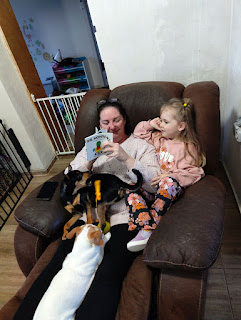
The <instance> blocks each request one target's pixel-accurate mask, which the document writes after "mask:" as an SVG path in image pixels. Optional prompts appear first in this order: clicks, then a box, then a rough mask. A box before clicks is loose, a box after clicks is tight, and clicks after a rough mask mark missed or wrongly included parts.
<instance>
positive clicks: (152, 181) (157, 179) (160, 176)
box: [151, 173, 167, 186]
mask: <svg viewBox="0 0 241 320" xmlns="http://www.w3.org/2000/svg"><path fill="white" fill-rule="evenodd" d="M165 177H167V175H166V174H163V173H159V175H158V176H157V177H155V178H153V179H152V180H151V185H152V186H156V185H158V183H159V182H160V181H161V179H163V178H165Z"/></svg>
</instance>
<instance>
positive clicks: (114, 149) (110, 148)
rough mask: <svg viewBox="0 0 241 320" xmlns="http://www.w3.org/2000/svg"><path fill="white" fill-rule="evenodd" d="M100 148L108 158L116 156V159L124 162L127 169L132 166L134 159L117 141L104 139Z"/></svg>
mask: <svg viewBox="0 0 241 320" xmlns="http://www.w3.org/2000/svg"><path fill="white" fill-rule="evenodd" d="M102 150H103V151H104V154H105V155H106V156H107V157H108V158H116V159H117V160H119V161H121V162H124V163H125V164H126V166H127V168H128V170H131V169H132V168H133V167H134V163H135V160H134V159H133V158H132V157H131V156H129V155H128V154H127V153H126V152H125V151H124V150H123V148H122V147H121V146H120V145H119V143H115V142H111V141H106V142H104V143H103V144H102Z"/></svg>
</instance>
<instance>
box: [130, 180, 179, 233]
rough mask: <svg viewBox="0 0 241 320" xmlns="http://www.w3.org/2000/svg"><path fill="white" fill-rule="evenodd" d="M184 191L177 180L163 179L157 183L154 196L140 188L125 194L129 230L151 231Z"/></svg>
mask: <svg viewBox="0 0 241 320" xmlns="http://www.w3.org/2000/svg"><path fill="white" fill-rule="evenodd" d="M183 191H184V189H183V188H182V187H181V186H180V185H179V183H178V182H177V180H175V179H173V178H170V177H165V178H163V179H162V180H161V181H160V182H159V186H158V189H157V192H156V194H150V193H148V192H147V191H145V190H143V189H142V188H141V189H139V190H138V191H137V192H135V193H133V192H132V193H131V192H130V191H129V190H126V192H125V201H126V205H127V208H128V209H129V213H130V216H129V222H128V224H129V230H130V231H132V230H135V229H136V230H140V229H146V230H153V229H155V228H156V226H157V224H158V223H159V222H160V220H161V218H162V216H163V215H164V214H165V213H166V211H167V210H168V209H169V208H170V207H171V205H172V204H173V202H174V201H176V200H177V199H178V198H179V197H180V195H181V194H182V193H183Z"/></svg>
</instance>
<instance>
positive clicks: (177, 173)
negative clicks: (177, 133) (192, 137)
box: [170, 145, 205, 187]
mask: <svg viewBox="0 0 241 320" xmlns="http://www.w3.org/2000/svg"><path fill="white" fill-rule="evenodd" d="M189 149H190V151H191V153H192V154H193V155H195V154H196V150H195V148H194V147H193V146H192V145H189ZM196 157H197V155H196ZM194 163H195V160H194V159H193V158H192V157H191V156H190V155H189V154H188V155H186V157H183V158H182V159H180V160H179V161H177V165H176V168H175V169H174V170H173V171H172V173H171V175H170V176H171V177H172V178H174V179H176V180H177V181H178V182H179V184H180V185H181V186H182V187H188V186H190V185H192V184H194V183H196V182H197V181H199V180H200V179H201V178H202V177H204V175H205V174H204V170H203V168H202V167H198V166H196V165H195V164H194Z"/></svg>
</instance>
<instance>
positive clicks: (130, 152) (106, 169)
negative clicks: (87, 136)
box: [14, 99, 160, 320]
mask: <svg viewBox="0 0 241 320" xmlns="http://www.w3.org/2000/svg"><path fill="white" fill-rule="evenodd" d="M97 112H98V117H99V124H100V128H104V129H107V131H108V132H112V133H113V142H106V143H105V144H104V145H103V146H102V147H103V150H104V155H102V156H100V157H99V158H97V159H96V160H93V161H90V162H88V161H87V159H86V149H85V147H84V148H83V149H82V150H81V151H80V152H79V153H78V154H77V155H76V157H75V159H74V160H73V161H72V162H71V163H70V165H71V167H72V169H73V170H80V171H86V170H92V171H93V173H98V172H101V173H111V174H115V175H116V176H118V177H119V178H120V179H122V180H124V181H126V182H127V183H130V182H135V180H136V176H135V174H134V173H133V172H132V171H131V169H132V168H135V169H138V170H139V171H140V172H141V173H142V175H143V181H144V183H143V188H144V189H146V190H147V191H149V192H155V189H153V186H151V180H152V179H153V178H154V177H156V176H157V175H158V174H159V173H160V168H159V165H158V162H157V159H156V154H155V148H154V147H153V146H152V145H150V144H149V143H148V142H146V141H145V140H142V139H136V138H134V136H133V135H130V131H129V126H128V118H127V115H126V112H125V109H124V108H123V107H122V105H121V104H120V103H119V101H117V99H115V100H113V99H112V100H110V101H100V102H99V103H98V108H97ZM107 215H108V216H109V218H110V225H111V230H110V231H111V239H110V241H109V242H108V243H107V244H106V246H105V254H104V258H103V261H102V263H101V264H100V266H99V268H98V270H97V272H96V275H95V278H94V280H93V282H92V285H91V286H90V289H89V290H88V292H87V294H86V297H85V299H84V301H83V302H82V304H81V305H80V307H79V309H78V310H77V312H76V319H100V320H102V319H103V320H104V319H105V320H108V319H109V320H113V319H114V318H115V314H116V311H117V307H118V303H119V299H120V292H121V287H122V282H123V280H124V277H125V276H126V274H127V272H128V270H129V268H130V266H131V264H132V262H133V261H134V259H135V257H136V256H137V254H136V253H133V252H130V251H128V250H127V247H126V245H127V243H128V242H129V241H130V240H131V239H132V238H134V236H135V233H133V232H130V231H128V218H129V213H128V211H127V208H126V205H125V200H124V199H123V200H121V201H119V202H117V203H115V204H113V205H111V206H110V208H109V209H108V211H107ZM72 246H73V241H72V240H65V241H62V243H61V245H60V247H59V248H58V250H57V252H56V254H55V256H54V257H53V259H52V260H51V262H50V263H49V265H48V266H47V267H46V268H45V270H44V271H43V272H42V273H41V274H40V276H39V277H38V279H37V280H36V281H35V283H34V284H33V286H32V287H31V289H30V290H29V292H28V294H27V295H26V296H25V298H24V300H23V302H22V304H21V306H20V307H19V310H18V311H17V313H16V315H15V317H14V319H15V320H16V319H32V318H31V317H33V315H34V311H35V309H36V307H37V305H38V303H39V301H40V299H41V297H42V295H43V294H44V292H45V291H46V290H47V288H48V285H49V284H50V282H51V280H52V278H53V276H54V275H55V274H56V273H57V272H58V271H59V270H60V269H61V267H62V263H63V260H64V258H65V256H66V255H67V254H68V252H70V251H71V249H72Z"/></svg>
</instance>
